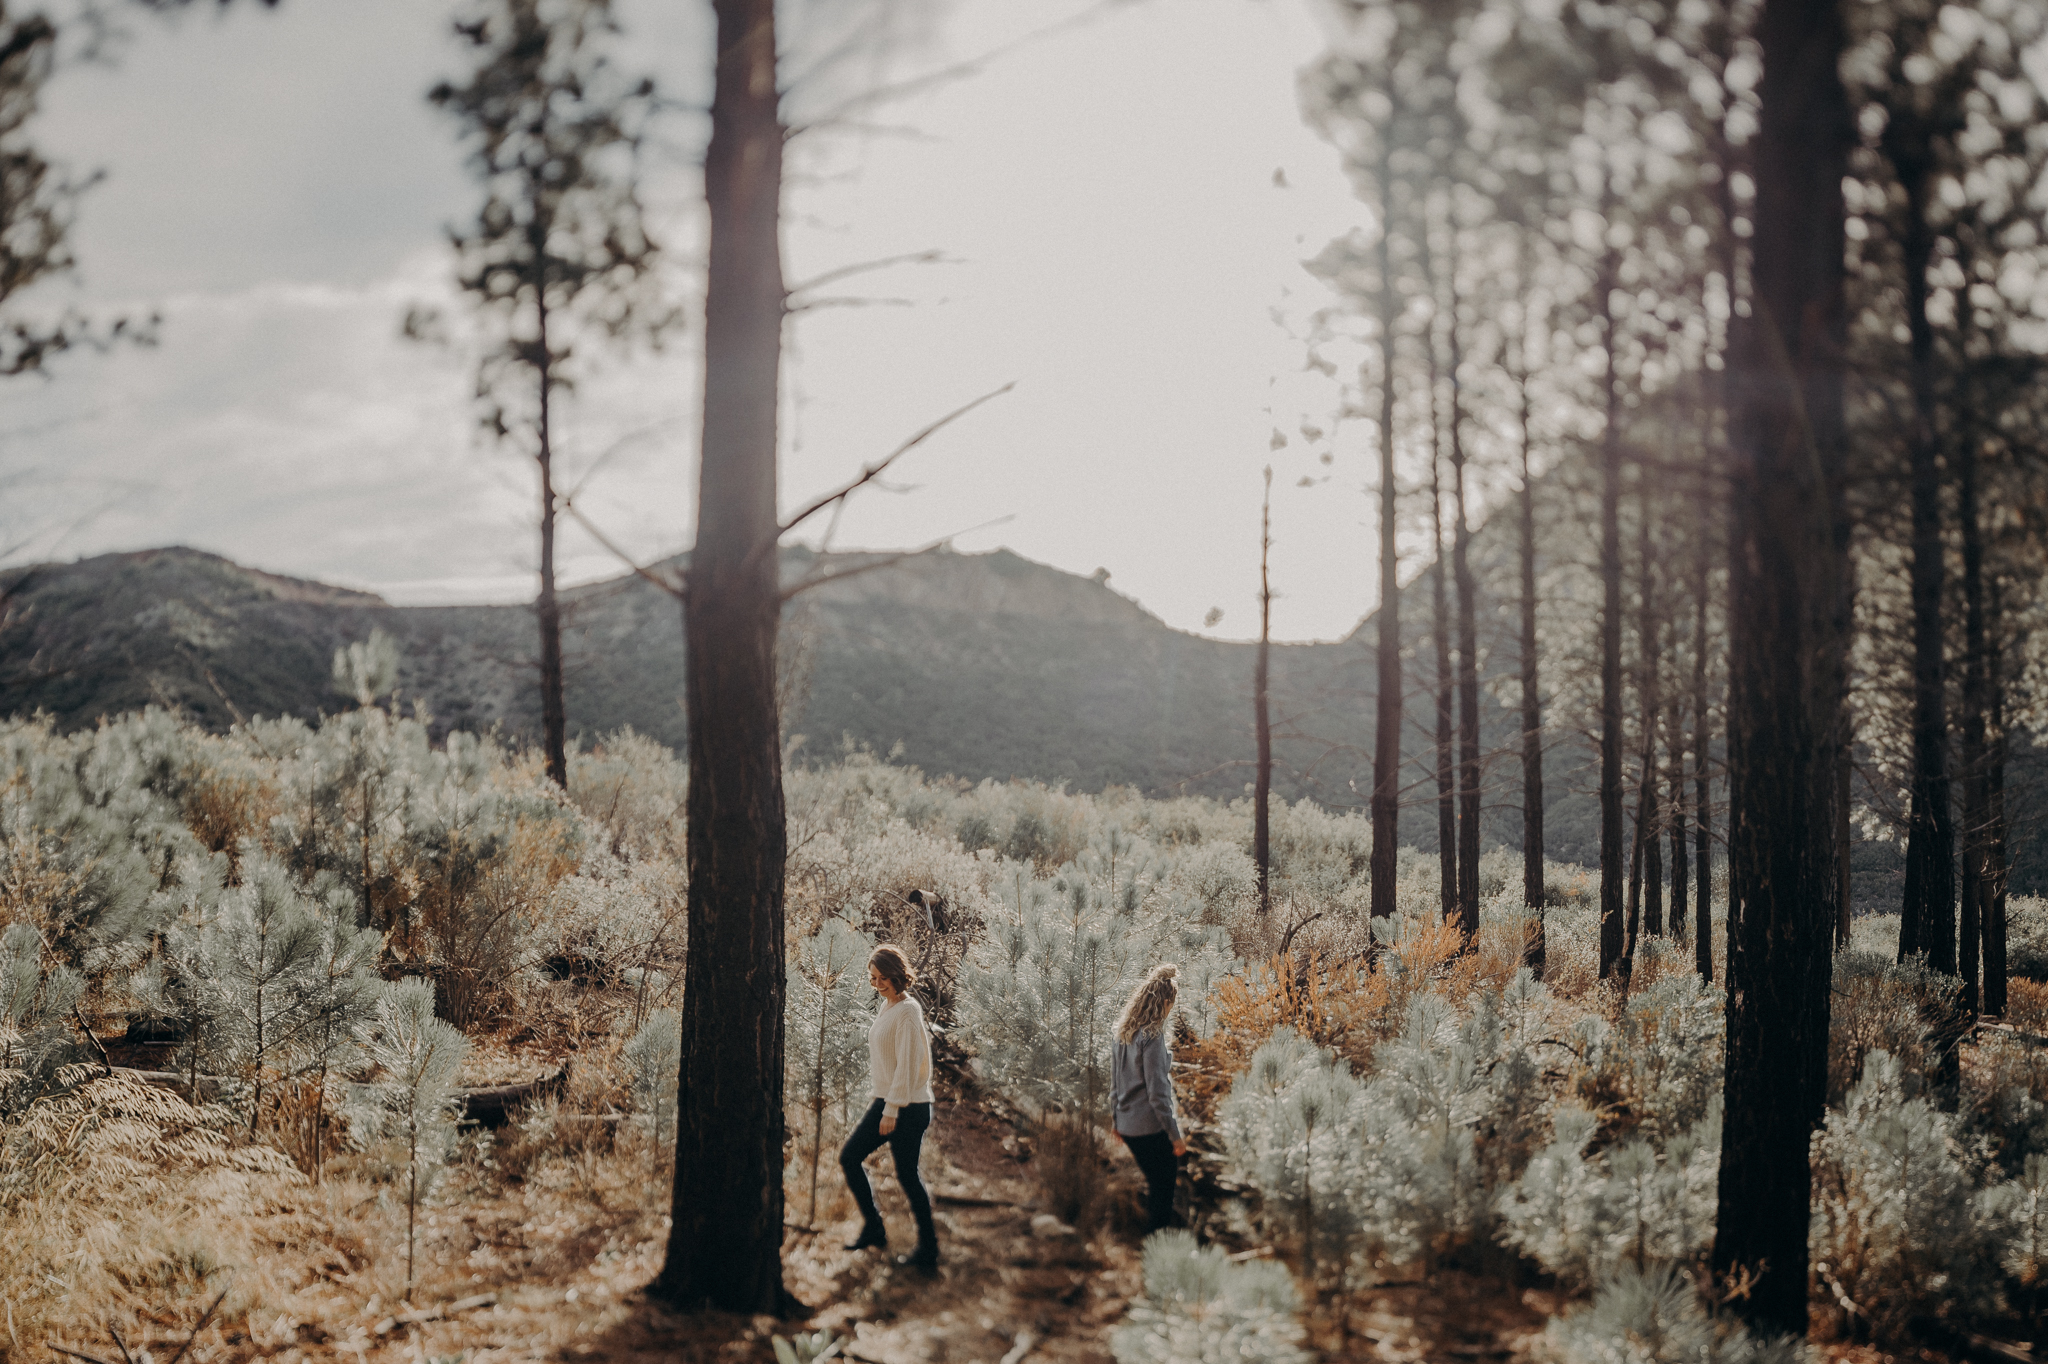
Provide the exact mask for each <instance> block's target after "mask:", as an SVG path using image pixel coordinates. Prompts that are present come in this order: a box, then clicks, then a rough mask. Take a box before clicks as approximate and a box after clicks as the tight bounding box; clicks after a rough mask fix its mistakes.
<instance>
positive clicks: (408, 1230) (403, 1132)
mask: <svg viewBox="0 0 2048 1364" xmlns="http://www.w3.org/2000/svg"><path fill="white" fill-rule="evenodd" d="M357 1035H358V1037H359V1038H360V1039H361V1042H362V1046H363V1052H364V1056H365V1058H366V1059H367V1060H368V1061H369V1062H370V1063H371V1064H372V1065H374V1066H376V1067H377V1071H378V1075H377V1078H376V1079H374V1080H372V1081H371V1082H370V1083H368V1084H365V1085H359V1086H357V1087H356V1091H355V1095H354V1102H353V1103H352V1105H351V1111H350V1113H349V1118H350V1122H351V1126H352V1127H353V1129H354V1131H355V1134H356V1139H357V1140H358V1141H362V1142H364V1143H366V1144H367V1143H373V1142H379V1141H388V1142H392V1143H395V1145H396V1146H397V1148H398V1150H399V1151H400V1152H402V1158H403V1161H404V1167H405V1291H406V1293H407V1295H408V1296H409V1295H410V1294H411V1293H412V1289H413V1284H414V1282H415V1280H416V1278H417V1275H416V1264H417V1250H418V1242H417V1230H418V1224H419V1209H420V1202H421V1200H423V1199H424V1198H425V1197H426V1196H427V1192H428V1190H429V1189H430V1188H431V1187H432V1185H433V1182H434V1179H435V1177H436V1176H437V1175H439V1174H440V1172H441V1169H442V1167H443V1165H445V1164H446V1163H447V1160H448V1156H449V1153H450V1152H451V1151H452V1150H453V1148H454V1145H455V1124H456V1120H457V1118H458V1116H459V1108H460V1104H461V1095H460V1092H459V1091H458V1090H457V1088H456V1079H457V1077H458V1076H459V1075H460V1073H461V1071H462V1059H463V1057H464V1055H466V1054H467V1053H468V1051H469V1042H468V1040H467V1039H466V1038H464V1037H463V1035H462V1034H461V1033H459V1032H457V1031H456V1030H455V1029H454V1028H452V1027H450V1026H449V1025H448V1024H446V1023H444V1022H442V1021H441V1020H440V1019H438V1018H436V1017H434V984H433V982H432V981H429V980H422V979H420V978H419V977H417V976H411V977H407V978H406V979H405V980H401V981H397V982H395V983H394V984H392V985H390V986H388V987H387V988H386V989H385V990H384V992H383V994H382V995H381V996H380V997H379V998H378V1000H377V1009H376V1017H375V1019H374V1021H373V1022H371V1023H369V1024H367V1025H365V1026H364V1027H363V1028H362V1029H360V1030H359V1032H358V1034H357Z"/></svg>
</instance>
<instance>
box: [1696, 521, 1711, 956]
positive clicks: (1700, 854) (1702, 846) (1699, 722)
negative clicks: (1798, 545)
mask: <svg viewBox="0 0 2048 1364" xmlns="http://www.w3.org/2000/svg"><path fill="white" fill-rule="evenodd" d="M1710 546H1711V537H1710V532H1709V528H1708V527H1707V526H1704V525H1703V526H1702V527H1701V528H1700V547H1699V562H1698V566H1697V575H1696V577H1695V579H1694V582H1695V586H1696V589H1697V591H1698V594H1699V595H1698V598H1697V599H1696V601H1695V603H1694V606H1693V635H1694V637H1695V638H1697V639H1698V640H1699V642H1700V644H1699V648H1698V649H1697V650H1695V651H1694V653H1693V656H1692V726H1693V729H1692V810H1693V826H1692V827H1693V863H1692V865H1693V899H1692V906H1693V931H1692V951H1693V967H1694V969H1695V970H1697V971H1698V972H1699V974H1700V979H1701V980H1708V981H1710V980H1712V979H1713V978H1714V805H1713V800H1712V796H1713V779H1712V778H1711V777H1709V776H1708V775H1707V757H1708V754H1709V752H1710V751H1711V748H1712V745H1713V741H1714V740H1713V734H1714V731H1713V719H1714V716H1713V708H1712V707H1711V705H1710V704H1709V702H1708V697H1707V606H1708V601H1707V594H1708V593H1709V592H1710V591H1711V590H1712V588H1713V573H1712V569H1711V563H1712V550H1711V547H1710Z"/></svg>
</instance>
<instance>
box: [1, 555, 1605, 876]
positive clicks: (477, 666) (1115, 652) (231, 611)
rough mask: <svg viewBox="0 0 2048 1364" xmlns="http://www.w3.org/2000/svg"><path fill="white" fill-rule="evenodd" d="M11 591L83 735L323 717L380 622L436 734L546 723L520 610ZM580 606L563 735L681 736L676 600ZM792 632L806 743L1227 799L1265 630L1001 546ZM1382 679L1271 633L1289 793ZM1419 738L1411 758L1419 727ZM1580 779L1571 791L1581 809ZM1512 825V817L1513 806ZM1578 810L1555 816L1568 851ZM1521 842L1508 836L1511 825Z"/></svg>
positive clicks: (17, 672) (603, 600) (126, 588)
mask: <svg viewBox="0 0 2048 1364" xmlns="http://www.w3.org/2000/svg"><path fill="white" fill-rule="evenodd" d="M873 560H874V556H864V555H833V556H829V561H828V562H827V563H826V564H824V565H821V564H819V562H818V560H817V557H816V556H814V555H812V554H811V553H810V552H809V551H808V550H804V549H801V548H798V549H792V550H790V551H788V553H787V554H786V555H785V558H784V573H785V575H786V576H788V577H790V578H792V579H794V578H795V577H797V576H799V575H802V574H804V573H806V572H808V571H814V570H816V569H817V568H819V567H830V568H832V569H842V568H846V567H853V566H857V565H859V564H862V563H867V562H873ZM0 591H11V592H12V594H13V595H12V601H11V604H10V607H9V611H10V616H9V621H8V624H7V625H6V626H5V627H4V628H0V710H4V711H5V712H7V713H16V714H19V713H27V712H32V711H36V710H43V711H47V712H49V713H50V714H52V715H54V716H55V717H56V718H57V720H58V722H59V723H60V724H63V725H66V726H76V725H84V724H90V723H92V722H93V721H94V720H95V719H97V718H98V717H99V716H101V715H107V714H116V713H119V712H121V711H124V710H131V709H134V708H136V707H138V706H143V705H148V704H151V703H156V704H163V705H176V706H180V707H182V708H184V709H185V710H186V711H188V712H190V713H191V714H193V715H194V716H196V717H197V718H199V719H200V720H201V721H202V722H203V723H206V724H208V725H212V726H215V727H217V728H225V727H226V726H228V725H229V724H231V723H233V722H234V720H235V719H236V717H237V716H251V715H279V714H283V715H298V716H303V717H308V718H310V717H311V716H313V715H315V714H317V713H318V712H320V711H321V710H322V709H333V708H335V707H336V706H338V705H339V704H341V701H340V698H338V697H337V696H335V695H334V694H333V692H332V690H331V687H330V684H329V681H328V677H329V667H330V661H331V659H332V656H333V652H334V650H335V648H336V647H337V646H339V645H342V644H345V643H347V642H349V641H351V640H355V639H361V638H363V637H364V636H366V635H367V634H368V633H369V632H370V630H371V629H373V628H378V627H381V628H382V629H384V630H386V631H388V632H389V633H390V634H391V635H392V636H394V637H395V638H396V639H397V641H398V643H399V646H400V649H401V651H402V663H401V668H400V686H401V689H402V691H403V694H404V695H405V696H406V697H408V698H412V699H415V700H417V701H419V702H421V703H423V704H424V705H425V706H426V707H427V708H428V709H429V710H431V711H432V713H433V714H434V716H435V717H436V721H437V724H438V726H439V727H441V728H444V729H445V728H466V729H479V728H488V727H490V726H492V725H497V726H502V727H504V728H505V729H507V730H510V731H512V732H516V733H523V734H530V733H532V732H533V731H534V730H535V728H536V727H537V722H538V703H537V696H536V688H535V686H534V685H533V674H532V659H533V657H534V654H535V648H534V641H533V624H532V615H531V613H530V612H529V611H528V610H527V609H526V608H524V607H514V606H450V607H395V606H392V605H390V604H389V603H387V602H385V601H383V600H382V599H380V598H378V597H375V596H372V595H370V594H367V593H361V592H351V591H348V590H346V589H341V588H332V587H327V586H325V585H323V584H319V583H311V582H304V581H300V580H297V579H291V578H283V577H279V576H277V575H274V574H268V573H262V572H259V571H256V570H253V569H248V568H244V567H241V566H240V565H237V564H234V563H231V562H229V561H228V560H225V559H222V558H219V557H217V556H214V555H210V554H203V553H200V552H197V551H194V550H188V549H162V550H148V551H143V552H139V553H133V554H109V555H102V556H99V557H97V558H93V559H87V560H83V561H81V562H78V563H72V564H45V565H39V566H36V567H33V568H29V569H14V570H8V571H6V572H4V573H0ZM565 621H566V630H565V633H566V639H565V647H566V652H567V656H568V660H569V675H568V698H569V718H570V727H571V730H572V732H574V733H578V734H581V735H584V736H594V735H597V734H601V733H604V732H605V731H608V730H612V729H616V728H618V727H620V726H623V725H631V726H633V727H634V728H635V729H637V730H640V731H641V732H642V733H645V734H649V735H651V736H653V737H655V738H658V739H660V740H662V741H663V742H665V743H669V744H673V745H680V744H681V743H682V741H683V737H684V724H683V715H682V709H681V704H680V697H681V693H682V678H683V638H682V624H681V614H680V610H679V608H678V607H677V605H676V603H675V602H674V601H673V600H671V599H670V598H669V597H668V596H666V595H665V594H663V593H662V592H660V591H659V590H657V589H656V588H654V587H652V586H651V585H649V584H648V583H646V582H644V581H642V580H641V579H639V578H637V577H633V576H630V575H628V576H623V577H620V578H618V579H615V580H613V581H610V582H605V583H600V584H596V585H593V586H590V587H585V588H580V589H577V590H575V591H572V592H570V593H568V594H566V610H565ZM783 643H784V653H785V656H786V657H788V658H790V659H791V660H793V661H794V668H795V672H796V676H795V678H794V679H793V690H792V700H793V704H792V706H791V708H790V710H791V713H790V714H789V715H788V716H786V717H785V719H786V727H787V729H788V730H789V732H790V733H792V734H802V735H805V736H806V743H807V746H808V749H809V751H810V752H812V753H813V754H817V755H821V756H822V755H827V754H830V753H833V752H836V751H837V750H838V747H839V746H840V744H841V743H842V742H845V741H848V740H851V741H852V742H855V743H859V744H865V745H868V746H870V747H872V748H874V749H876V750H877V751H879V752H885V753H886V752H889V751H892V750H895V749H897V748H898V746H899V745H900V753H901V758H902V760H903V761H905V762H909V763H915V764H916V765H918V766H919V767H922V768H924V769H925V770H926V771H928V772H931V773H934V774H950V775H953V776H958V777H961V778H964V779H967V780H970V781H978V780H981V779H982V778H989V777H992V778H996V779H1008V778H1011V777H1028V778H1037V779H1040V780H1045V781H1052V782H1062V781H1063V782H1067V783H1069V784H1070V785H1072V786H1073V787H1075V788H1076V789H1086V790H1094V789H1100V788H1102V787H1104V786H1110V785H1127V786H1132V787H1136V788H1138V789H1140V790H1143V791H1146V792H1148V793H1153V794H1173V793H1176V792H1181V791H1186V792H1189V793H1206V794H1212V795H1234V794H1236V793H1238V792H1241V791H1242V790H1243V789H1244V788H1245V786H1246V784H1247V783H1248V782H1249V780H1250V777H1251V771H1250V763H1251V759H1252V755H1253V744H1252V734H1251V673H1252V661H1253V655H1254V652H1255V650H1254V647H1253V646H1252V645H1250V644H1239V643H1226V642H1222V641H1218V640H1211V639H1203V638H1200V637H1199V636H1195V635H1190V634H1186V633H1184V632H1182V631H1178V630H1174V629H1171V628H1169V627H1168V626H1167V625H1166V624H1165V623H1163V622H1162V621H1160V620H1159V619H1158V618H1157V617H1155V616H1153V615H1152V614H1150V613H1149V612H1147V611H1145V610H1144V609H1143V608H1142V607H1140V606H1138V605H1137V604H1136V603H1135V602H1132V601H1131V600H1129V599H1128V598H1126V597H1123V596H1121V595H1119V594H1118V593H1117V592H1115V591H1114V590H1112V589H1111V588H1110V587H1109V586H1108V585H1107V583H1106V582H1103V581H1098V580H1095V579H1090V578H1082V577H1077V576H1075V575H1073V574H1070V573H1063V572H1060V571H1059V570H1057V569H1053V568H1048V567H1046V566H1045V565H1043V564H1036V563H1032V562H1030V561H1029V560H1026V559H1023V558H1020V557H1019V556H1017V555H1015V554H1012V553H1010V552H1009V551H1007V550H997V551H995V552H993V553H989V554H975V555H963V554H953V553H949V552H945V551H934V552H931V553H926V554H920V555H915V556H912V557H910V558H908V559H905V560H903V561H902V562H900V563H897V564H895V565H893V566H889V567H884V568H878V569H876V570H875V571H873V572H868V573H863V574H859V575H857V576H854V577H850V578H847V579H845V580H843V581H840V582H835V583H831V584H828V585H826V586H823V587H821V588H818V589H816V590H815V591H812V592H808V593H805V594H804V595H803V596H801V597H800V598H798V600H797V603H796V604H795V605H793V606H792V608H791V610H790V612H789V614H788V616H787V617H786V619H785V623H784V641H783ZM1372 678H1373V666H1372V650H1371V648H1370V647H1369V646H1368V645H1367V644H1365V643H1364V642H1363V640H1362V638H1355V639H1353V640H1349V641H1344V642H1339V643H1331V644H1312V645H1294V644H1289V645H1276V646H1275V647H1274V650H1273V682H1272V690H1273V701H1274V714H1275V716H1276V723H1277V724H1278V726H1279V728H1280V731H1281V734H1282V738H1281V740H1280V743H1279V753H1280V756H1281V758H1282V770H1281V771H1280V772H1279V774H1278V776H1277V778H1276V782H1277V785H1278V787H1279V789H1280V790H1281V791H1283V792H1284V793H1286V794H1288V795H1290V796H1298V795H1302V794H1316V795H1318V796H1320V797H1321V798H1323V799H1324V800H1326V801H1330V802H1333V803H1340V804H1341V803H1346V802H1350V801H1353V800H1356V799H1357V798H1358V797H1357V796H1356V795H1355V793H1354V791H1353V788H1352V783H1353V781H1355V780H1357V781H1362V780H1363V778H1362V774H1363V773H1364V772H1366V771H1367V770H1369V765H1370V746H1371V709H1372V696H1371V686H1372ZM1487 709H1488V721H1489V724H1488V728H1489V730H1490V731H1491V730H1498V731H1499V736H1498V737H1499V738H1500V739H1501V740H1502V741H1505V740H1506V739H1507V738H1508V737H1509V736H1510V735H1511V733H1512V728H1511V724H1512V722H1511V720H1510V718H1509V717H1507V716H1506V715H1504V714H1501V713H1499V711H1498V708H1497V707H1494V706H1492V705H1491V703H1490V702H1489V704H1488V708H1487ZM1417 715H1419V711H1418V710H1416V709H1413V708H1411V717H1415V716H1417ZM1413 737H1414V739H1415V743H1416V744H1417V746H1418V750H1419V747H1420V745H1421V743H1422V737H1421V731H1420V730H1419V729H1417V730H1415V731H1414V734H1413ZM1567 785H1568V783H1565V782H1561V783H1560V787H1559V791H1558V797H1559V799H1560V800H1562V801H1565V802H1566V803H1567V804H1568V803H1569V799H1570V797H1569V792H1568V790H1567V789H1566V786H1567ZM1564 813H1565V812H1564V811H1563V810H1560V811H1559V814H1560V815H1562V814H1564ZM1504 822H1505V823H1506V824H1508V825H1509V826H1514V825H1518V824H1519V820H1518V819H1515V818H1513V817H1512V812H1510V815H1509V817H1508V818H1506V819H1505V821H1504ZM1571 824H1572V821H1571V820H1569V819H1565V820H1563V821H1562V822H1559V821H1558V820H1557V819H1553V825H1554V826H1555V827H1556V829H1557V830H1558V833H1559V835H1561V837H1560V838H1554V839H1553V849H1554V851H1558V852H1559V853H1560V855H1566V853H1565V848H1567V847H1569V845H1570V844H1571V842H1572V841H1573V840H1572V837H1571ZM1433 827H1434V825H1433V822H1432V820H1431V818H1430V817H1429V816H1428V814H1427V812H1425V811H1422V810H1420V809H1418V810H1417V811H1416V812H1415V815H1414V818H1413V827H1412V830H1409V829H1404V833H1411V834H1412V836H1413V837H1414V838H1415V839H1416V840H1418V841H1423V842H1427V841H1428V840H1429V838H1430V837H1431V836H1432V835H1431V830H1432V829H1433ZM1518 833H1519V831H1518V828H1516V827H1503V828H1499V829H1496V830H1494V831H1493V835H1494V837H1496V838H1505V839H1507V840H1509V841H1513V840H1514V839H1515V838H1517V837H1518ZM1560 845H1563V846H1560ZM1570 851H1572V852H1576V849H1575V848H1572V849H1570Z"/></svg>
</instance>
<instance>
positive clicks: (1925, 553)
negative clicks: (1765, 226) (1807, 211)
mask: <svg viewBox="0 0 2048 1364" xmlns="http://www.w3.org/2000/svg"><path fill="white" fill-rule="evenodd" d="M1893 115H1894V117H1893V118H1892V120H1891V121H1890V122H1889V123H1888V124H1887V125H1886V129H1885V134H1884V149H1885V152H1886V155H1887V156H1888V157H1889V159H1890V160H1891V162H1892V166H1893V169H1894V170H1895V171H1896V172H1897V174H1898V177H1899V185H1900V188H1901V189H1903V190H1904V191H1905V197H1906V210H1905V233H1904V235H1903V237H1902V238H1901V240H1900V243H1899V245H1900V249H1901V254H1902V255H1903V257H1904V260H1903V262H1902V263H1903V267H1904V272H1905V284H1906V327H1907V332H1908V336H1909V344H1908V348H1907V349H1908V355H1909V363H1908V374H1909V378H1910V380H1911V388H1912V393H1913V411H1912V418H1911V421H1910V422H1909V423H1908V426H1907V437H1906V448H1907V454H1908V458H1909V460H1910V464H1911V504H1912V513H1913V542H1912V543H1913V561H1912V567H1911V573H1910V583H1911V587H1912V603H1913V773H1912V799H1911V803H1910V810H1909V813H1908V815H1907V824H1906V891H1905V901H1904V903H1903V904H1902V905H1901V907H1900V911H1899V960H1900V961H1904V960H1905V959H1906V958H1907V957H1909V956H1912V955H1913V954H1914V953H1916V952H1924V953H1926V954H1927V963H1928V965H1929V966H1931V967H1933V968H1934V969H1935V970H1937V971H1940V972H1942V973H1944V974H1946V975H1954V974H1955V973H1956V919H1955V912H1956V906H1955V855H1956V847H1955V828H1954V823H1953V819H1952V816H1951V814H1950V810H1949V801H1950V792H1949V770H1948V716H1947V666H1946V660H1945V659H1944V658H1943V656H1942V645H1943V641H1942V620H1941V607H1942V593H1943V587H1944V583H1943V579H1944V577H1945V565H1944V563H1943V555H1944V553H1945V552H1946V549H1945V546H1944V545H1943V543H1942V533H1941V465H1940V452H1939V450H1938V449H1937V448H1936V437H1935V412H1934V405H1935V400H1934V365H1935V356H1934V325H1933V322H1932V321H1931V320H1930V319H1929V317H1928V315H1927V304H1928V288H1927V271H1928V268H1929V267H1930V266H1931V265H1932V264H1933V260H1934V230H1933V228H1932V227H1930V226H1929V224H1928V221H1927V214H1928V211H1929V208H1930V207H1931V205H1930V204H1929V201H1928V193H1929V190H1930V188H1931V183H1930V182H1931V180H1932V177H1933V173H1934V165H1933V150H1932V147H1931V146H1930V145H1929V138H1928V134H1927V130H1926V127H1925V124H1924V123H1923V122H1922V121H1921V120H1919V119H1918V118H1916V117H1910V116H1908V115H1906V114H1905V112H1904V111H1901V110H1894V111H1893Z"/></svg>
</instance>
